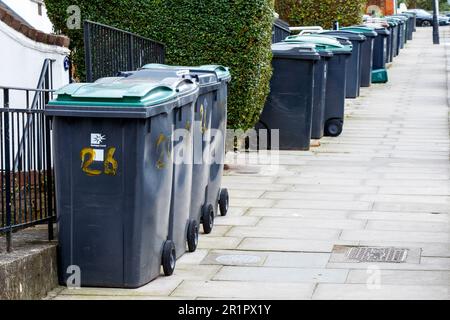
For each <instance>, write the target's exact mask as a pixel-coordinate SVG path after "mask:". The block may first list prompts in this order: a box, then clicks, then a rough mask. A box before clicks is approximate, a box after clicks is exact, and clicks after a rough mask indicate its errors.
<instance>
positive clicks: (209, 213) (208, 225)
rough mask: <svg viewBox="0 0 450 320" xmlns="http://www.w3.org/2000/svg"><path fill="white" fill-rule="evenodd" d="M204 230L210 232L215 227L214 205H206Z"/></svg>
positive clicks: (203, 217) (203, 222)
mask: <svg viewBox="0 0 450 320" xmlns="http://www.w3.org/2000/svg"><path fill="white" fill-rule="evenodd" d="M202 224H203V232H204V233H205V234H210V233H211V231H212V229H213V227H214V208H213V206H212V205H208V206H206V207H204V209H203V214H202Z"/></svg>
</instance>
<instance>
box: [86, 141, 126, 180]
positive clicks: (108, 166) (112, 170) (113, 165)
mask: <svg viewBox="0 0 450 320" xmlns="http://www.w3.org/2000/svg"><path fill="white" fill-rule="evenodd" d="M115 152H116V148H109V149H108V150H107V151H106V158H105V161H104V162H103V166H104V173H105V174H107V175H110V176H115V175H116V174H117V168H118V163H117V161H116V159H114V153H115ZM80 157H81V170H83V172H84V173H86V174H87V175H88V176H90V177H95V176H99V175H101V174H102V171H101V170H96V169H91V168H90V166H91V165H92V164H93V163H94V161H95V150H94V149H93V148H83V149H82V150H81V152H80ZM86 158H87V159H86Z"/></svg>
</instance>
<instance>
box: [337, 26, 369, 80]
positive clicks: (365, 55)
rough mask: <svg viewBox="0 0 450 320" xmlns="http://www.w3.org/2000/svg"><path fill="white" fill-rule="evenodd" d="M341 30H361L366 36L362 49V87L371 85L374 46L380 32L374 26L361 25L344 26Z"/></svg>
mask: <svg viewBox="0 0 450 320" xmlns="http://www.w3.org/2000/svg"><path fill="white" fill-rule="evenodd" d="M340 30H345V31H352V32H359V33H361V34H363V35H364V36H365V37H366V41H365V42H364V43H363V45H362V49H361V52H362V59H361V87H370V85H371V83H372V69H373V48H374V42H375V38H376V37H377V36H378V34H377V33H376V32H375V31H374V30H373V29H372V28H367V27H361V26H355V27H344V28H341V29H340Z"/></svg>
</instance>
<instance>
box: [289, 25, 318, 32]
mask: <svg viewBox="0 0 450 320" xmlns="http://www.w3.org/2000/svg"><path fill="white" fill-rule="evenodd" d="M289 30H291V32H292V31H300V32H301V31H304V30H311V31H312V30H317V31H319V32H320V31H323V28H322V27H320V26H308V27H289Z"/></svg>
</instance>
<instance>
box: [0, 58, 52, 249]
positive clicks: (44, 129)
mask: <svg viewBox="0 0 450 320" xmlns="http://www.w3.org/2000/svg"><path fill="white" fill-rule="evenodd" d="M52 63H53V61H52V60H49V59H47V60H45V62H44V65H43V68H42V72H41V76H40V78H39V81H38V86H37V89H29V88H16V87H3V86H0V101H2V104H3V106H2V107H0V187H1V199H0V209H1V210H0V234H6V249H7V251H8V252H10V251H11V250H12V234H13V232H14V231H17V230H19V229H23V228H26V227H30V226H34V225H38V224H44V223H47V224H48V236H49V240H52V239H53V222H54V221H55V217H56V212H55V192H54V176H53V169H52V150H51V126H50V119H48V118H46V117H45V115H44V109H45V105H46V104H47V102H48V101H49V100H50V99H51V98H52V97H53V82H52ZM12 101H13V102H12ZM11 102H12V103H13V104H14V106H13V107H11Z"/></svg>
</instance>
